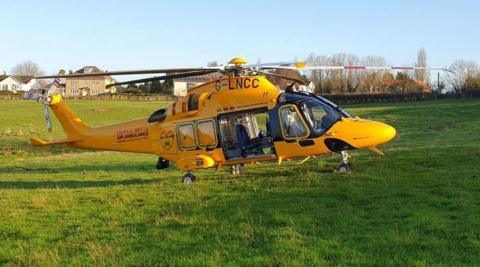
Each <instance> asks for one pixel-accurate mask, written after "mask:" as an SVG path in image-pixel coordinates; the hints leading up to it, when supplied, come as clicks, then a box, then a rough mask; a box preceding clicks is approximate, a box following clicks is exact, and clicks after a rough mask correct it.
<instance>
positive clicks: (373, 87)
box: [360, 56, 387, 93]
mask: <svg viewBox="0 0 480 267" xmlns="http://www.w3.org/2000/svg"><path fill="white" fill-rule="evenodd" d="M362 62H363V64H362V65H364V66H380V67H382V66H386V65H387V64H386V60H385V58H383V57H379V56H367V57H366V58H364V59H363V60H362ZM385 72H386V71H384V70H366V71H363V72H362V73H361V74H360V75H361V80H362V90H363V91H365V92H369V93H373V92H376V91H379V89H380V88H381V84H382V77H384V76H385Z"/></svg>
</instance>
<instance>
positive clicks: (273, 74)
mask: <svg viewBox="0 0 480 267" xmlns="http://www.w3.org/2000/svg"><path fill="white" fill-rule="evenodd" d="M257 72H258V73H261V74H264V75H266V76H272V77H277V78H280V79H285V80H289V81H292V82H296V83H299V84H301V85H306V84H307V83H306V82H305V81H304V80H300V79H296V78H291V77H288V76H283V75H280V74H276V73H270V72H266V71H260V70H257Z"/></svg>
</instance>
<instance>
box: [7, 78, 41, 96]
mask: <svg viewBox="0 0 480 267" xmlns="http://www.w3.org/2000/svg"><path fill="white" fill-rule="evenodd" d="M32 89H33V90H39V89H48V84H47V83H46V82H43V81H41V80H37V79H32V77H30V76H9V75H0V91H10V92H12V93H17V92H18V91H24V92H27V91H30V90H32Z"/></svg>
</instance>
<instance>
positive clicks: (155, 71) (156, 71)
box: [35, 67, 221, 79]
mask: <svg viewBox="0 0 480 267" xmlns="http://www.w3.org/2000/svg"><path fill="white" fill-rule="evenodd" d="M207 70H208V71H212V72H213V71H218V70H221V67H208V68H176V69H151V70H124V71H107V72H95V73H72V74H65V75H48V76H39V77H35V78H36V79H52V78H80V77H98V76H116V75H141V74H159V73H183V72H192V71H207Z"/></svg>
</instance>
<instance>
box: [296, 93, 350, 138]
mask: <svg viewBox="0 0 480 267" xmlns="http://www.w3.org/2000/svg"><path fill="white" fill-rule="evenodd" d="M298 105H299V107H300V110H301V111H302V113H303V115H304V116H305V118H306V120H307V123H308V124H309V126H310V127H311V128H312V130H313V133H314V134H315V135H322V134H323V133H325V132H326V131H327V130H328V129H329V128H330V127H332V125H333V124H334V123H335V122H337V121H338V120H340V118H341V114H340V113H339V112H338V111H337V110H335V109H334V108H332V107H330V106H328V105H326V104H323V103H322V102H320V101H315V100H309V101H303V102H300V103H299V104H298Z"/></svg>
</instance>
